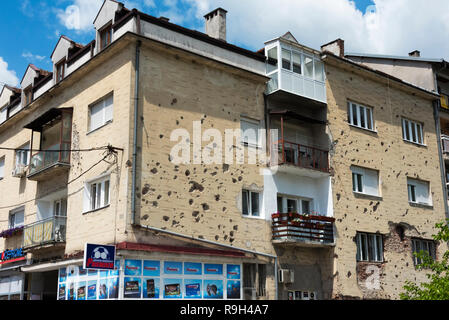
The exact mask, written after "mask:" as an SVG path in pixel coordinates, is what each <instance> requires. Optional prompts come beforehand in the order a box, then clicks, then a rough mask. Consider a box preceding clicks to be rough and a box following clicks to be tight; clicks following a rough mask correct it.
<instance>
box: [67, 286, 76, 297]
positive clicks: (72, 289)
mask: <svg viewBox="0 0 449 320" xmlns="http://www.w3.org/2000/svg"><path fill="white" fill-rule="evenodd" d="M75 295H76V292H75V284H74V283H73V282H70V283H67V300H75Z"/></svg>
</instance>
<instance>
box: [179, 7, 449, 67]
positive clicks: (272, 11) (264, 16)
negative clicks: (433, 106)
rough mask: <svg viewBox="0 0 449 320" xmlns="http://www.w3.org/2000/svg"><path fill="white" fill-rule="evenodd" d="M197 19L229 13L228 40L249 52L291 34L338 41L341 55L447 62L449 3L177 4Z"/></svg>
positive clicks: (309, 40) (314, 43)
mask: <svg viewBox="0 0 449 320" xmlns="http://www.w3.org/2000/svg"><path fill="white" fill-rule="evenodd" d="M182 1H183V2H184V3H188V4H189V5H191V6H192V7H194V8H195V9H196V15H195V16H196V18H197V19H202V17H203V15H204V14H206V13H207V12H209V11H210V10H213V9H215V8H217V7H222V8H224V9H226V10H227V11H228V23H227V33H228V41H229V42H231V43H236V44H240V45H244V46H246V47H249V48H251V49H254V50H258V49H260V48H262V47H263V46H264V42H265V41H267V40H270V39H272V38H276V37H278V36H281V35H283V34H284V33H285V32H287V31H290V32H292V34H293V35H294V36H295V37H296V39H297V40H298V41H299V42H300V43H302V44H305V45H307V46H310V47H313V48H315V49H319V48H320V46H321V45H322V44H324V43H327V42H329V41H332V40H335V39H337V38H342V39H344V40H345V47H346V51H351V52H364V53H381V54H394V55H407V53H408V52H410V51H413V50H415V49H417V50H420V51H421V56H425V57H435V58H446V59H447V58H449V54H448V52H449V41H446V39H447V37H448V34H449V1H447V0H433V1H432V2H429V1H422V0H374V3H375V5H376V7H375V8H376V11H375V12H373V11H372V10H369V11H368V12H366V13H365V12H363V13H362V12H361V11H359V10H358V9H357V8H356V7H355V4H354V2H353V1H350V0H319V1H318V0H301V1H298V0H278V1H275V2H272V1H268V0H264V1H260V0H245V1H241V0H182Z"/></svg>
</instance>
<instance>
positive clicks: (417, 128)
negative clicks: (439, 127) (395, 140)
mask: <svg viewBox="0 0 449 320" xmlns="http://www.w3.org/2000/svg"><path fill="white" fill-rule="evenodd" d="M422 128H423V126H422V124H421V123H418V122H415V121H411V120H408V119H402V137H403V139H404V140H405V141H408V142H413V143H416V144H424V135H423V129H422Z"/></svg>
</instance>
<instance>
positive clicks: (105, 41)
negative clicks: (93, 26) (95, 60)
mask: <svg viewBox="0 0 449 320" xmlns="http://www.w3.org/2000/svg"><path fill="white" fill-rule="evenodd" d="M111 41H112V25H111V24H110V25H108V26H107V27H105V28H104V29H102V30H100V50H103V49H104V48H106V47H107V46H108V45H110V44H111Z"/></svg>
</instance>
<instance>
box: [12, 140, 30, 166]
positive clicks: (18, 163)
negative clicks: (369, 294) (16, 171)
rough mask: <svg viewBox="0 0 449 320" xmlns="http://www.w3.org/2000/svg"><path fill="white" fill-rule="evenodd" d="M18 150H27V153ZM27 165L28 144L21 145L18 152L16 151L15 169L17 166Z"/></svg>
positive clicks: (28, 161)
mask: <svg viewBox="0 0 449 320" xmlns="http://www.w3.org/2000/svg"><path fill="white" fill-rule="evenodd" d="M19 149H27V151H25V150H19ZM24 158H25V161H23V160H24ZM29 164H30V143H29V142H27V143H25V144H24V145H22V146H21V147H19V148H18V150H16V154H15V168H17V167H19V166H24V167H26V166H27V165H29Z"/></svg>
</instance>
